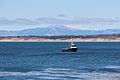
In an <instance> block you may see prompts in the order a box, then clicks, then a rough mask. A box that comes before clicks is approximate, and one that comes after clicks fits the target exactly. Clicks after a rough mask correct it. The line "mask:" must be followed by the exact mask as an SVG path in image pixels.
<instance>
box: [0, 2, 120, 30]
mask: <svg viewBox="0 0 120 80" xmlns="http://www.w3.org/2000/svg"><path fill="white" fill-rule="evenodd" d="M119 17H120V0H0V30H20V29H26V28H34V27H41V26H43V25H44V26H45V25H51V23H50V24H48V23H44V24H43V23H41V22H40V23H41V24H34V25H33V24H32V25H29V26H28V25H25V24H24V25H23V24H22V23H21V25H20V23H18V22H16V23H15V22H14V21H15V20H16V19H21V18H22V19H27V20H29V21H33V22H34V23H35V21H36V19H38V18H50V20H51V18H57V19H60V20H61V18H62V20H63V19H64V20H68V19H69V20H74V21H76V20H78V19H79V20H80V19H81V20H83V19H84V23H86V24H81V22H80V23H79V24H64V25H67V26H72V27H77V28H81V29H107V28H119V25H120V22H119ZM96 18H97V19H98V18H99V20H101V19H102V20H103V21H106V20H107V21H110V22H111V24H112V26H110V25H111V24H110V22H109V24H108V23H107V24H106V23H105V22H102V23H101V22H97V23H96V20H95V19H96ZM104 19H105V20H104ZM64 20H63V21H64ZM81 20H80V21H81ZM87 20H91V22H92V24H88V23H87ZM112 20H115V21H117V23H115V22H114V24H113V22H112ZM7 21H8V22H9V23H10V22H12V24H6V23H7ZM85 21H86V22H85ZM22 22H23V21H22ZM93 22H94V23H96V24H93ZM54 23H55V22H54ZM104 23H105V24H104ZM16 24H17V25H16ZM62 24H63V23H62ZM11 26H12V27H11ZM82 26H83V27H82ZM91 26H93V27H91ZM101 26H102V27H101Z"/></svg>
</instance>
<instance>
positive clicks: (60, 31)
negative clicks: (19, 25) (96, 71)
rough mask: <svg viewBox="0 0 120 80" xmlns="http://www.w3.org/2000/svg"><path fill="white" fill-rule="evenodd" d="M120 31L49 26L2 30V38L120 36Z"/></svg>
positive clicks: (0, 33)
mask: <svg viewBox="0 0 120 80" xmlns="http://www.w3.org/2000/svg"><path fill="white" fill-rule="evenodd" d="M119 33H120V29H106V30H79V29H71V28H69V27H67V26H64V25H57V26H49V27H44V28H32V29H25V30H19V31H5V30H0V36H30V35H34V36H59V35H98V34H119Z"/></svg>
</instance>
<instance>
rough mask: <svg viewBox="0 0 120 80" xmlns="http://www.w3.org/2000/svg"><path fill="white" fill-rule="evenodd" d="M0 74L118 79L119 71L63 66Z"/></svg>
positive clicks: (99, 79) (95, 79)
mask: <svg viewBox="0 0 120 80" xmlns="http://www.w3.org/2000/svg"><path fill="white" fill-rule="evenodd" d="M108 68H110V67H108ZM112 68H116V67H112ZM117 68H118V67H117ZM47 70H48V72H47ZM63 70H64V71H63ZM0 76H21V77H22V76H34V77H37V78H40V79H48V80H49V79H52V80H54V79H68V78H71V77H74V78H76V79H78V80H79V79H81V78H83V79H86V80H120V73H112V72H106V73H102V72H83V71H82V72H77V71H73V70H71V69H64V68H48V69H45V71H31V72H0Z"/></svg>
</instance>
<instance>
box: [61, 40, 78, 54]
mask: <svg viewBox="0 0 120 80" xmlns="http://www.w3.org/2000/svg"><path fill="white" fill-rule="evenodd" d="M62 51H63V52H77V46H76V44H74V42H71V43H70V46H69V47H68V48H64V49H62Z"/></svg>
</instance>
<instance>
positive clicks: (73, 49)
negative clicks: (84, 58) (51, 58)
mask: <svg viewBox="0 0 120 80" xmlns="http://www.w3.org/2000/svg"><path fill="white" fill-rule="evenodd" d="M62 51H63V52H77V48H65V49H63V50H62Z"/></svg>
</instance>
